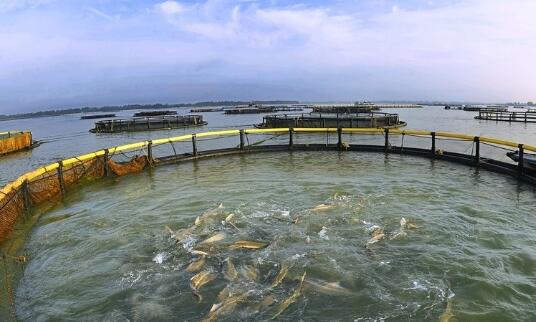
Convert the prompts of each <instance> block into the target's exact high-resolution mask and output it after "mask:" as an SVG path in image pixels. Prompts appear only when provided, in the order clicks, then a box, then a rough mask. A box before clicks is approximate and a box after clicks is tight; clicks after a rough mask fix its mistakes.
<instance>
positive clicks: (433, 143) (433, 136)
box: [431, 132, 436, 158]
mask: <svg viewBox="0 0 536 322" xmlns="http://www.w3.org/2000/svg"><path fill="white" fill-rule="evenodd" d="M431 134H432V149H431V152H432V156H433V157H434V158H435V155H436V142H435V141H436V140H435V132H432V133H431Z"/></svg>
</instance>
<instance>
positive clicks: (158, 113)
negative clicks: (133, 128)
mask: <svg viewBox="0 0 536 322" xmlns="http://www.w3.org/2000/svg"><path fill="white" fill-rule="evenodd" d="M163 115H177V111H150V112H138V113H134V117H147V116H163Z"/></svg>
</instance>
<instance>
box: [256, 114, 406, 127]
mask: <svg viewBox="0 0 536 322" xmlns="http://www.w3.org/2000/svg"><path fill="white" fill-rule="evenodd" d="M403 126H406V122H402V121H400V118H399V116H398V114H390V113H380V112H368V113H310V114H294V115H289V114H279V115H268V116H265V117H263V122H262V124H259V125H257V127H258V128H282V127H291V128H292V127H294V128H298V127H309V128H340V127H344V128H397V127H403Z"/></svg>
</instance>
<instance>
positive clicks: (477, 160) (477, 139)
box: [473, 136, 480, 166]
mask: <svg viewBox="0 0 536 322" xmlns="http://www.w3.org/2000/svg"><path fill="white" fill-rule="evenodd" d="M473 142H475V164H476V165H477V166H478V165H479V164H480V137H479V136H475V137H474V138H473Z"/></svg>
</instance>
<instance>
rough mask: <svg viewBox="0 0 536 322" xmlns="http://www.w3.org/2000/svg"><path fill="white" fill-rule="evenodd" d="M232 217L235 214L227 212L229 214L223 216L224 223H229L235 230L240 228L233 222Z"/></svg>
mask: <svg viewBox="0 0 536 322" xmlns="http://www.w3.org/2000/svg"><path fill="white" fill-rule="evenodd" d="M234 217H235V214H229V216H227V217H226V218H225V223H227V224H229V225H231V226H232V227H233V228H234V229H236V230H240V229H238V227H236V225H235V223H234Z"/></svg>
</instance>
